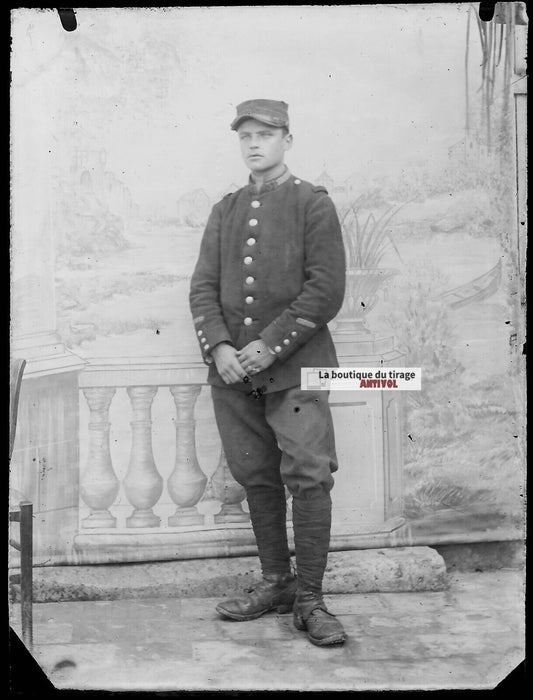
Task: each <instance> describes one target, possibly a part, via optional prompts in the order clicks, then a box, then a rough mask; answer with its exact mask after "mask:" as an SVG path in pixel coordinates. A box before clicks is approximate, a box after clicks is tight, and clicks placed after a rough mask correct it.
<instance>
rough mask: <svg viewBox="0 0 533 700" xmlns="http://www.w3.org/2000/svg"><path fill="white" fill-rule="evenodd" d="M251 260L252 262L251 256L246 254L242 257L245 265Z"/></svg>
mask: <svg viewBox="0 0 533 700" xmlns="http://www.w3.org/2000/svg"><path fill="white" fill-rule="evenodd" d="M252 262H253V258H251V257H250V256H249V255H247V256H246V257H245V258H244V264H245V265H250V264H251V263H252Z"/></svg>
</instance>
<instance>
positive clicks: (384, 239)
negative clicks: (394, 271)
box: [341, 197, 407, 269]
mask: <svg viewBox="0 0 533 700" xmlns="http://www.w3.org/2000/svg"><path fill="white" fill-rule="evenodd" d="M360 200H361V197H359V198H358V199H356V200H355V202H352V203H351V204H349V205H348V206H347V208H346V210H345V211H344V212H343V213H342V214H341V227H342V233H343V238H344V245H345V247H346V263H347V267H348V269H356V268H367V269H368V268H377V267H379V263H380V262H381V260H382V258H383V256H384V255H385V253H386V252H387V250H388V248H389V247H390V246H392V247H393V248H394V250H395V252H396V254H397V255H398V258H399V259H400V261H401V262H403V260H402V257H401V255H400V251H399V250H398V248H397V246H396V244H395V242H394V240H393V238H392V236H391V233H390V229H389V228H388V225H389V223H390V221H391V220H392V218H393V217H394V216H396V214H397V213H398V212H399V211H400V209H402V207H404V206H405V204H407V202H405V203H404V204H400V205H391V206H389V207H388V208H387V209H386V210H385V211H384V212H383V213H382V214H381V215H380V216H375V215H374V213H373V212H370V214H369V215H368V216H367V218H366V220H365V222H364V223H361V220H360V210H359V209H358V205H359V204H360Z"/></svg>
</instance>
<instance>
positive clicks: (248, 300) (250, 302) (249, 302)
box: [244, 297, 254, 304]
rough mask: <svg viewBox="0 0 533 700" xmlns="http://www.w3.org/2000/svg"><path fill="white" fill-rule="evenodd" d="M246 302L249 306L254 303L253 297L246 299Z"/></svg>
mask: <svg viewBox="0 0 533 700" xmlns="http://www.w3.org/2000/svg"><path fill="white" fill-rule="evenodd" d="M244 301H245V302H246V303H247V304H252V303H253V301H254V298H253V297H246V299H245V300H244Z"/></svg>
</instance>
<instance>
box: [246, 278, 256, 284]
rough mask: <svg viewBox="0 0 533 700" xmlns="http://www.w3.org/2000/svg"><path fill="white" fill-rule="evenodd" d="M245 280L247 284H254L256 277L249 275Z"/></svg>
mask: <svg viewBox="0 0 533 700" xmlns="http://www.w3.org/2000/svg"><path fill="white" fill-rule="evenodd" d="M245 282H246V284H253V283H254V282H255V278H254V277H247V278H246V279H245Z"/></svg>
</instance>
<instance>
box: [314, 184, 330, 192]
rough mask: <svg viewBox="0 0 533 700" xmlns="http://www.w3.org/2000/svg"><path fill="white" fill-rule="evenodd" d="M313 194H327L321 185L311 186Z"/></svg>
mask: <svg viewBox="0 0 533 700" xmlns="http://www.w3.org/2000/svg"><path fill="white" fill-rule="evenodd" d="M313 192H325V193H326V194H329V192H328V191H327V189H326V188H325V187H324V186H323V185H313Z"/></svg>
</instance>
